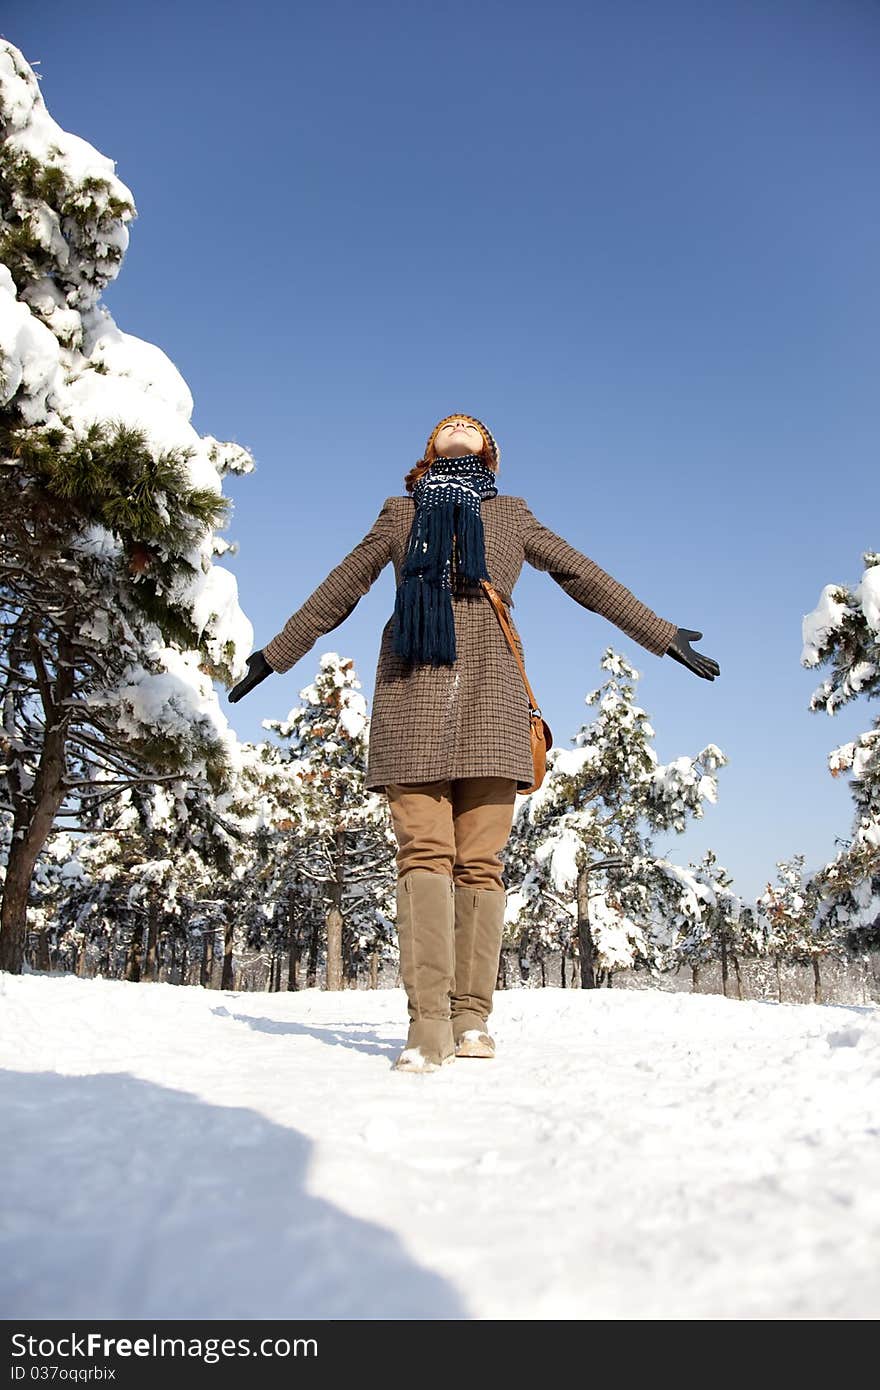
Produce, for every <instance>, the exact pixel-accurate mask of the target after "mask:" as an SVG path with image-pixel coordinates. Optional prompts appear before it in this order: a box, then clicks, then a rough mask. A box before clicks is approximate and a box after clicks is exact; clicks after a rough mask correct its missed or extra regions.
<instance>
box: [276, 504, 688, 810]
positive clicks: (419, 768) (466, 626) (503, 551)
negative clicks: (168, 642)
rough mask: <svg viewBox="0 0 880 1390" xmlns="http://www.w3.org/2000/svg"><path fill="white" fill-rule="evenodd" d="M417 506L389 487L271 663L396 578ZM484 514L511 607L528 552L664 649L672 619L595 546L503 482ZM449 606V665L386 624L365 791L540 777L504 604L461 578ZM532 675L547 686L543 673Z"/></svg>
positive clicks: (282, 662)
mask: <svg viewBox="0 0 880 1390" xmlns="http://www.w3.org/2000/svg"><path fill="white" fill-rule="evenodd" d="M414 508H415V501H414V499H413V498H412V496H410V495H409V494H405V495H403V496H392V497H386V499H385V501H384V502H383V504H382V509H381V511H380V512H379V515H378V517H377V518H376V520H375V522H374V523H373V525H372V527H371V528H370V530H369V531H368V533H367V534H366V535H365V536H364V538H363V540H362V541H359V542H358V544H357V545H356V546H355V547H354V549H353V550H352V551H351V552H350V553H349V554H348V555H346V556H345V558H344V559H343V560H341V561H340V562H339V564H338V565H337V566H336V567H335V569H333V570H331V572H330V574H328V576H327V578H326V579H325V580H324V581H323V582H322V583H321V584H319V585H318V587H317V589H315V591H314V593H312V595H311V596H310V597H309V598H307V599H306V601H305V603H304V604H303V605H302V606H301V607H300V608H298V609H297V610H296V612H295V613H293V614H292V615H291V616H290V617H289V618H288V620H287V622H286V623H285V625H284V627H283V629H282V630H281V631H280V632H279V633H278V634H277V635H276V636H275V637H273V638H272V640H271V641H270V642H269V643H267V645H266V646H265V647H264V648H263V655H264V656H265V658H266V660H267V661H268V663H269V665H270V666H271V667H272V668H273V670H275V671H287V670H288V669H289V668H290V667H291V666H293V665H294V664H295V663H296V662H297V661H299V660H300V658H301V657H303V656H305V654H306V653H307V652H308V651H310V650H311V648H312V647H313V646H314V644H315V642H317V641H318V640H319V639H320V638H321V637H323V636H325V635H326V634H327V633H328V632H332V631H333V629H334V628H337V627H338V626H339V625H340V623H342V622H343V621H344V619H345V618H347V617H348V615H349V614H350V613H351V612H352V610H353V609H354V608H355V606H356V604H357V603H358V601H359V600H360V599H361V598H362V597H363V595H364V594H365V593H366V592H367V590H368V589H369V588H370V587H371V585H372V584H373V583H374V582H375V580H376V579H377V577H378V575H379V574H380V573H381V571H382V570H383V569H384V567H385V565H387V564H388V562H389V561H391V563H392V564H393V565H394V572H395V578H396V581H397V583H398V584H399V583H400V580H401V571H402V567H403V562H404V558H405V555H406V549H407V542H408V539H409V533H410V527H411V526H412V521H413V515H414ZM481 516H482V519H483V532H484V536H485V543H486V565H487V568H488V571H489V574H490V575H491V577H492V582H493V584H494V585H495V587H496V589H497V590H498V592H499V593H500V595H501V597H502V598H503V599H504V602H505V604H506V606H507V608H508V612H509V610H510V609H511V608H512V607H513V597H512V595H513V588H514V585H515V584H516V581H517V579H518V577H519V574H520V571H521V569H522V566H523V563H524V562H527V563H528V564H530V565H532V566H534V568H535V569H539V570H546V571H547V572H548V573H549V574H550V576H551V578H553V579H554V580H555V581H556V583H557V584H559V585H560V586H561V588H563V589H564V590H565V592H566V593H567V594H570V595H571V597H572V598H573V599H574V600H575V601H576V602H577V603H579V604H581V605H582V607H584V608H588V609H590V610H591V611H592V612H594V613H599V614H601V615H602V616H603V617H605V618H608V620H609V621H610V622H612V623H614V624H615V626H617V627H618V628H620V630H621V631H622V632H625V633H626V634H627V636H628V637H631V638H632V639H633V640H634V641H635V642H638V643H639V644H640V645H641V646H643V647H646V648H647V650H648V651H649V652H653V653H654V654H655V655H656V656H662V655H663V654H664V652H666V650H667V649H668V647H669V643H670V642H671V641H672V638H673V637H674V635H675V632H676V624H675V623H673V622H669V621H668V620H667V619H666V618H661V617H658V615H657V614H656V613H654V612H653V611H652V610H651V609H650V608H648V607H646V605H645V604H644V603H640V602H639V600H638V599H637V598H636V597H635V596H634V595H633V594H632V593H630V591H629V589H626V588H624V586H623V585H622V584H620V583H618V582H617V580H615V579H612V577H611V575H610V574H608V573H606V571H605V570H603V569H600V567H599V566H598V565H597V564H596V563H595V562H594V561H593V560H591V559H589V558H588V556H586V555H583V554H582V553H581V552H580V551H579V550H576V549H575V548H574V546H572V545H570V544H569V543H568V541H566V540H563V538H562V537H561V536H559V535H556V533H555V532H553V531H551V530H549V528H548V527H546V526H544V525H542V523H541V522H540V521H538V519H537V518H536V517H535V516H534V515H533V513H532V511H531V510H530V508H529V507H528V505H527V503H526V501H525V498H523V497H513V496H510V495H508V494H507V493H501V492H499V493H498V494H497V495H496V496H495V497H487V498H484V500H483V502H482V504H481ZM452 605H453V615H454V619H455V641H456V659H455V662H454V664H453V665H451V666H432V665H430V663H424V664H420V665H414V664H412V663H409V662H406V661H405V660H404V659H403V658H402V657H400V656H398V655H397V654H396V653H395V651H394V614H393V613H392V616H391V617H390V618H389V619H388V621H387V622H386V624H385V626H384V627H383V629H382V636H381V639H380V643H379V661H378V667H377V671H376V682H375V688H374V696H373V708H372V713H371V719H370V733H369V748H368V757H367V773H366V783H365V785H366V787H367V789H368V790H373V791H382V790H384V788H385V787H386V785H387V784H388V783H389V782H433V781H440V780H443V779H446V778H455V777H511V778H515V779H516V783H517V790H518V791H524V790H525V789H526V788H527V787H529V786H530V785H531V783H532V781H533V776H534V774H533V769H532V754H531V744H530V740H529V713H528V711H529V702H528V696H527V695H526V691H525V687H524V685H523V681H522V676H521V675H520V672H519V668H518V666H517V664H516V661H515V659H514V656H513V653H512V652H511V650H510V647H509V646H508V644H507V641H506V639H505V636H504V633H503V632H502V630H501V624H500V623H499V621H498V618H497V615H496V613H495V611H494V609H493V607H492V605H491V603H490V602H489V598H488V596H487V595H486V593H485V591H484V590H482V589H481V588H479V587H477V588H476V589H474V588H473V586H471V587H470V589H469V590H468V589H467V588H466V587H462V586H461V585H459V586H458V587H457V588H456V589H455V590H454V592H453V597H452ZM511 623H512V619H511ZM512 625H513V623H512ZM513 626H514V632H515V633H516V637H517V644H518V646H519V649H520V655H522V656H523V660H524V661H525V658H524V654H523V648H522V642H521V640H520V638H519V633H518V632H516V627H515V625H513ZM526 669H528V665H527V663H526ZM529 674H530V676H531V674H532V673H531V672H529ZM532 679H533V683H534V684H535V685H536V687H537V688H538V689H540V679H538V680H535V679H534V677H532Z"/></svg>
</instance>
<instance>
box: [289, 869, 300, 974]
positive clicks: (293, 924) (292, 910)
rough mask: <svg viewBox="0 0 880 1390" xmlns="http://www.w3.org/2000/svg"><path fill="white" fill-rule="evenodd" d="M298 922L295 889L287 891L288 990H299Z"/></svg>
mask: <svg viewBox="0 0 880 1390" xmlns="http://www.w3.org/2000/svg"><path fill="white" fill-rule="evenodd" d="M298 936H299V934H298V932H297V921H296V894H295V892H294V891H293V888H288V890H287V988H288V990H291V989H298V988H299V986H298V985H297V981H296V967H297V961H298V957H299V940H298Z"/></svg>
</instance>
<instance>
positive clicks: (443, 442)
mask: <svg viewBox="0 0 880 1390" xmlns="http://www.w3.org/2000/svg"><path fill="white" fill-rule="evenodd" d="M482 449H483V436H482V433H481V432H480V430H478V429H477V427H476V425H472V424H470V422H469V421H468V420H466V419H465V418H464V416H463V415H453V416H452V417H451V418H450V419H449V420H447V421H446V424H445V425H443V426H442V427H441V428H440V429H439V430H438V431H437V434H436V435H435V437H434V452H435V454H438V455H439V457H440V458H444V459H448V458H456V457H457V456H458V455H459V454H479V453H481V452H482Z"/></svg>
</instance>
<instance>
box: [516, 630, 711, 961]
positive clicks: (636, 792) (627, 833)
mask: <svg viewBox="0 0 880 1390" xmlns="http://www.w3.org/2000/svg"><path fill="white" fill-rule="evenodd" d="M600 664H601V666H602V669H603V670H605V671H607V672H608V673H609V676H608V679H607V680H606V681H605V683H604V684H603V685H602V686H600V687H599V688H598V689H596V690H593V691H591V692H590V693H589V694H587V695H586V697H585V703H586V704H587V705H595V706H597V707H598V715H597V718H596V719H595V720H594V722H593V723H591V724H587V725H584V726H582V728H581V729H580V731H579V732H578V733H577V734H576V735H575V738H574V740H573V742H574V745H575V746H574V748H571V749H564V748H560V747H557V748H553V749H551V751H550V754H549V755H548V772H547V776H546V778H545V780H544V784H543V786H541V787H540V788H539V789H538V790H537V791H536V792H533V793H532V794H531V795H530V796H528V797H524V798H523V799H522V801H521V802H520V803H519V805H518V807H517V812H516V815H515V818H514V826H513V830H512V833H511V841H510V847H509V849H508V851H507V853H506V860H505V869H506V873H507V881H508V885H509V888H510V889H511V892H510V893H509V895H508V909H507V915H506V922H507V930H508V933H509V934H510V935H512V936H514V937H515V938H516V937H519V936H520V935H521V933H522V931H523V928H524V927H526V926H528V927H532V928H534V927H539V928H541V927H542V924H543V929H544V930H547V925H546V924H547V922H548V920H549V922H550V924H551V930H552V931H553V932H554V934H556V935H557V937H558V938H559V940H560V944H563V945H564V943H565V939H566V937H565V933H566V932H571V931H576V935H577V949H578V956H579V962H580V976H581V986H582V987H583V988H593V987H595V986H596V985H597V984H599V983H601V982H602V981H603V980H606V979H609V978H610V976H611V974H612V972H613V971H614V970H616V969H620V968H624V967H629V966H648V967H651V968H657V969H663V968H668V967H669V966H671V965H672V964H674V963H675V949H676V946H677V944H678V939H679V936H680V932H681V928H682V925H683V924H685V923H688V922H692V921H695V920H697V919H698V918H699V916H700V915H701V913H702V911H703V906H702V904H703V903H705V902H706V901H708V900H709V898H710V894H709V891H708V890H707V889H706V888H705V886H704V885H702V884H700V883H698V882H697V881H696V879H695V878H694V877H693V875H692V874H690V873H688V871H687V870H684V869H681V868H679V867H678V866H677V865H673V864H670V863H669V861H667V860H665V859H663V858H659V857H657V856H656V855H655V854H654V852H653V849H652V845H651V841H650V839H649V837H648V833H647V832H648V830H649V829H654V830H668V829H674V830H676V831H680V830H683V829H684V828H685V824H686V821H687V817H688V816H691V815H692V816H695V817H699V816H702V814H703V802H704V801H713V802H714V801H715V799H716V797H717V779H716V776H715V773H716V771H717V769H718V768H720V767H722V766H724V764H725V763H726V762H727V761H728V760H727V758H726V757H725V755H724V754H723V753H722V752H721V750H720V749H719V748H718V747H716V745H715V744H709V745H708V746H707V747H706V748H704V749H703V750H702V751H701V752H700V753H698V754H696V756H694V757H680V758H677V759H675V760H674V761H673V762H671V763H669V764H667V765H665V766H660V765H659V764H658V760H657V755H656V753H655V752H654V750H653V748H652V747H651V744H650V740H651V739H652V738H653V736H654V730H653V728H652V727H651V724H650V722H649V720H648V716H647V714H646V713H645V711H644V710H643V709H641V708H640V707H639V706H638V705H637V704H636V703H635V682H636V681H637V680H638V679H639V673H638V672H637V671H636V670H635V668H634V667H632V666H631V665H630V664H629V663H628V662H627V661H626V659H625V658H624V657H623V656H621V655H620V654H619V653H618V652H615V651H614V650H613V648H611V647H607V648H606V650H605V653H604V655H603V657H602V660H601V663H600ZM600 872H601V873H602V874H603V876H604V882H603V883H601V884H600V886H598V887H596V886H594V885H595V879H596V876H597V874H599V873H600Z"/></svg>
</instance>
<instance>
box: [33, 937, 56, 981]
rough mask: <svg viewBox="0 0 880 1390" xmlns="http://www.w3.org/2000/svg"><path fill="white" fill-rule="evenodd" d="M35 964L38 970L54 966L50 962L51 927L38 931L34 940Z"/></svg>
mask: <svg viewBox="0 0 880 1390" xmlns="http://www.w3.org/2000/svg"><path fill="white" fill-rule="evenodd" d="M34 966H35V968H36V969H37V970H46V971H48V970H50V969H51V968H52V967H51V965H50V962H49V929H48V927H44V928H43V930H42V931H38V932H37V939H36V941H35V942H34Z"/></svg>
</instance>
